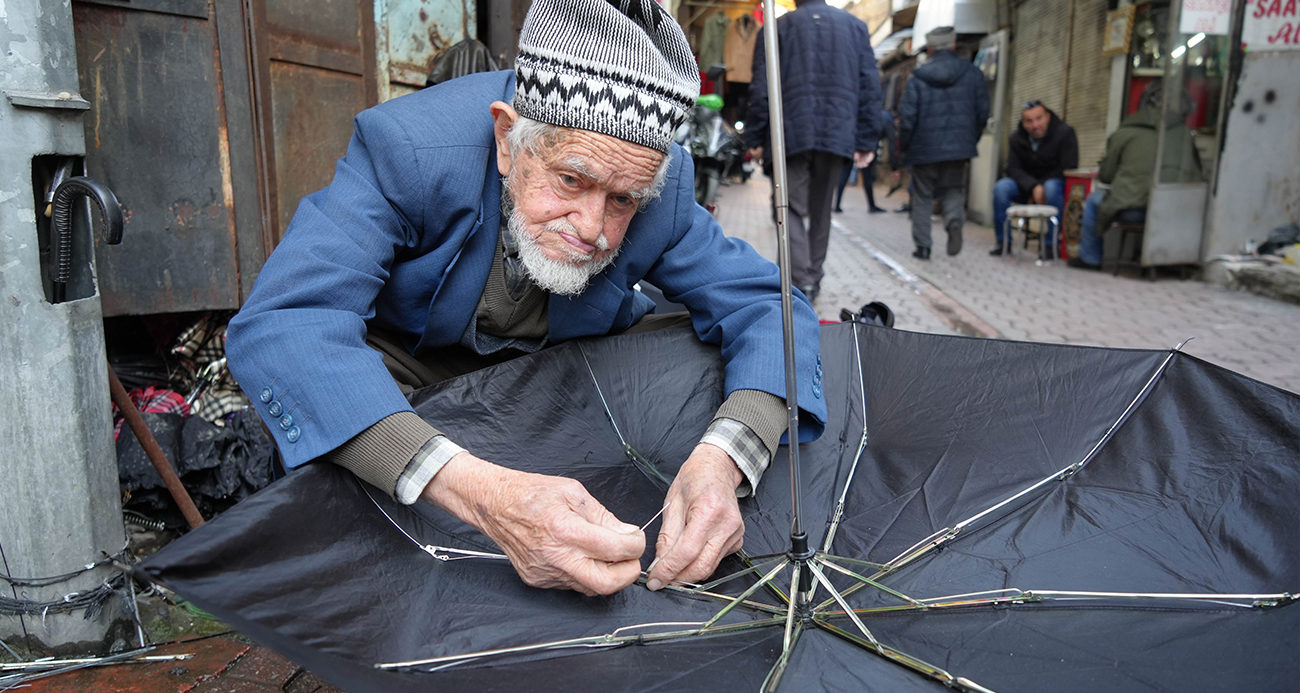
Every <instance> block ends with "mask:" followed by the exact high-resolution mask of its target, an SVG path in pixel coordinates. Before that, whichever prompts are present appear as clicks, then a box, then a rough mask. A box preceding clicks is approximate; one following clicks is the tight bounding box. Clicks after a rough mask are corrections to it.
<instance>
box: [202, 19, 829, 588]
mask: <svg viewBox="0 0 1300 693" xmlns="http://www.w3.org/2000/svg"><path fill="white" fill-rule="evenodd" d="M698 92H699V75H698V73H697V71H696V67H695V63H694V61H693V60H692V58H691V51H690V47H689V46H688V45H687V42H686V38H685V36H683V35H682V32H681V29H680V27H679V26H678V25H677V23H676V22H674V21H673V20H672V19H671V18H670V17H668V16H667V15H666V14H665V13H664V11H663V10H662V9H660V8H659V6H658V5H657V4H656V3H655V2H654V0H623V1H622V2H620V3H610V2H607V1H606V0H536V1H535V2H534V3H533V5H532V7H531V8H530V10H529V12H528V15H527V17H526V18H525V21H524V25H523V29H522V31H521V33H520V38H519V52H518V58H517V60H516V62H515V69H514V71H502V72H492V73H480V74H475V75H469V76H466V77H462V78H460V79H455V80H451V81H448V82H445V83H442V84H439V85H437V86H434V87H430V88H428V89H426V90H424V91H421V92H418V93H416V94H412V95H409V96H405V97H402V98H399V99H394V100H392V101H389V102H387V103H384V104H382V105H380V106H377V107H375V108H372V109H370V110H367V111H365V112H362V113H361V114H360V115H358V116H357V118H356V130H355V134H354V135H353V138H352V141H351V143H350V144H349V146H348V151H347V155H346V156H345V157H344V158H343V159H341V160H340V161H339V163H338V166H337V169H336V172H335V176H334V181H333V182H332V183H331V184H330V186H329V187H327V188H326V189H324V190H322V191H320V192H318V193H315V194H312V195H309V196H307V197H306V198H304V199H303V201H302V203H301V204H300V206H299V208H298V211H297V214H296V215H295V216H294V219H293V222H292V223H291V224H290V225H289V228H288V231H287V233H286V234H285V237H284V240H283V241H282V242H281V243H280V245H279V247H277V248H276V250H275V252H274V253H273V254H272V255H271V257H270V258H269V259H268V260H267V263H266V265H265V267H263V269H262V271H261V273H260V275H259V276H258V279H257V283H256V286H255V287H254V289H253V292H252V295H251V296H250V297H249V299H248V302H247V303H246V304H245V305H244V307H243V309H242V310H241V311H240V313H239V314H238V315H237V316H236V317H235V318H234V319H233V320H232V321H231V323H230V329H229V336H228V341H227V352H228V354H229V360H230V366H231V370H232V372H233V373H234V375H235V376H236V377H237V378H238V380H239V382H240V383H241V384H242V386H243V387H244V388H245V390H246V391H247V392H248V393H249V395H250V396H251V398H252V400H253V403H254V406H255V407H256V408H257V409H258V411H259V413H260V414H261V415H262V417H263V419H264V420H265V421H266V423H267V424H268V426H269V428H270V430H271V432H272V434H273V435H274V437H275V442H276V444H277V446H278V448H279V450H280V452H281V454H282V456H283V458H284V460H285V463H286V465H287V466H288V467H290V468H293V467H298V466H301V465H303V464H305V463H307V462H310V461H313V460H317V459H324V460H328V461H331V462H333V463H336V464H339V465H342V466H343V467H346V468H347V469H350V470H352V471H353V472H354V473H356V474H357V475H358V476H360V477H361V478H362V479H365V480H366V481H369V482H370V483H372V484H374V485H376V486H378V487H379V488H381V489H383V490H384V491H386V492H388V493H390V494H392V495H394V496H395V497H396V498H397V499H398V500H399V501H400V502H402V503H407V504H410V503H414V502H416V501H417V500H420V499H423V500H425V501H427V502H431V503H434V504H437V505H439V506H441V507H442V508H444V509H446V510H448V511H449V512H451V513H453V514H454V515H456V516H457V517H459V518H461V519H463V520H464V521H466V522H467V523H469V524H470V525H473V526H474V527H476V528H478V529H479V530H480V531H482V532H483V533H484V534H486V535H487V536H489V537H490V538H492V539H493V540H494V541H495V542H496V543H497V544H498V545H499V546H500V547H501V549H502V550H503V551H504V552H505V553H506V554H507V555H508V556H509V558H510V560H511V563H512V564H513V565H514V567H515V569H516V570H517V571H518V572H519V574H520V576H521V578H522V579H523V580H524V581H525V582H527V583H528V584H530V585H534V586H539V587H558V588H568V589H574V590H578V591H581V592H584V593H587V594H598V593H599V594H609V593H612V592H615V591H617V590H620V589H622V588H624V587H627V586H628V585H630V584H632V583H633V582H634V581H635V580H636V579H637V577H638V576H639V574H640V565H639V561H638V559H639V557H640V555H641V554H642V553H643V552H644V551H645V536H644V535H643V534H642V533H641V532H640V531H639V530H638V529H637V528H636V527H635V526H633V525H628V524H624V523H622V522H620V521H618V520H617V519H616V518H615V516H614V514H613V513H611V512H610V511H609V510H607V509H605V508H604V507H602V506H601V505H600V503H598V502H597V501H596V500H595V499H594V498H592V497H591V496H590V495H588V493H587V491H586V490H585V489H584V488H583V487H582V486H581V485H580V484H578V483H577V482H575V481H572V480H569V479H560V478H556V477H549V476H542V475H537V474H526V473H523V472H518V471H515V470H511V469H509V468H507V467H503V466H498V465H496V464H493V463H492V462H489V461H487V460H483V459H480V458H478V457H475V456H474V455H473V454H471V452H468V451H465V450H462V449H461V448H460V447H458V446H457V445H456V444H455V443H454V442H452V441H451V440H449V439H448V437H447V436H446V435H443V434H442V433H441V432H440V431H439V430H437V429H436V428H434V427H433V426H431V425H430V424H428V423H426V422H425V421H424V420H423V419H421V418H420V417H418V416H417V415H416V414H415V413H414V411H413V410H412V408H411V406H410V405H409V403H408V402H407V399H406V397H405V396H404V395H403V388H405V389H406V390H407V391H409V390H410V389H411V388H414V387H421V386H424V385H427V384H430V383H432V382H437V381H438V380H440V379H445V378H448V377H452V376H454V375H457V374H460V373H464V372H468V371H470V370H475V369H478V368H482V367H484V366H486V365H490V364H492V363H496V362H500V361H502V360H505V359H508V358H512V357H515V356H519V355H522V354H527V353H531V352H535V351H537V350H539V349H542V348H544V347H547V346H550V345H554V344H557V343H560V342H563V341H566V340H570V339H575V338H580V337H588V336H595V335H607V334H615V333H620V332H626V331H629V330H637V329H649V328H650V327H651V326H649V325H647V322H649V321H647V320H643V318H647V317H649V316H647V313H649V312H650V311H651V309H652V307H653V303H652V301H651V300H650V299H649V298H646V297H645V296H643V295H642V294H641V293H640V292H638V291H636V290H635V289H634V287H635V285H636V284H637V282H639V281H640V280H642V279H646V280H649V281H650V282H652V283H653V284H654V285H656V286H658V287H659V288H661V289H663V291H664V293H665V295H666V296H667V297H668V298H669V299H670V300H673V301H676V302H679V303H681V304H684V305H686V306H687V307H688V308H689V309H690V322H691V324H692V325H693V326H694V328H695V331H696V332H697V334H698V335H699V336H700V338H701V339H703V340H705V341H707V342H710V343H713V344H718V345H720V346H721V349H722V358H723V361H724V364H725V368H726V381H725V382H726V385H725V387H726V392H725V395H726V399H725V401H724V403H723V405H722V407H721V408H720V409H719V410H718V413H717V416H716V418H715V419H714V420H713V421H712V422H711V423H710V424H709V426H708V428H707V430H705V432H704V434H703V438H702V439H701V441H700V443H699V445H698V446H696V447H695V449H694V451H693V452H692V454H691V455H690V457H689V458H688V459H687V460H685V462H684V463H683V464H682V467H681V469H680V471H679V473H678V474H677V476H676V480H675V482H674V483H673V485H672V487H671V488H670V489H669V491H668V497H667V499H666V501H668V507H667V509H666V511H665V512H664V516H663V529H662V531H661V533H660V535H659V539H658V542H657V544H656V558H655V563H654V564H653V565H652V566H651V570H650V573H649V576H648V585H649V587H650V588H651V589H659V588H661V587H662V586H663V585H665V584H667V583H668V582H669V581H672V580H682V581H696V580H700V579H702V578H704V577H705V576H707V575H709V574H710V573H711V572H712V571H713V570H714V569H715V568H716V566H717V564H718V562H719V561H720V560H721V559H722V557H723V556H724V555H726V554H727V553H730V552H733V551H735V550H737V549H738V548H740V545H741V542H742V540H743V534H744V525H743V524H742V523H741V519H740V513H739V506H738V505H737V497H738V496H741V495H744V494H747V493H749V492H751V490H752V489H753V487H754V486H755V485H756V484H758V483H759V479H760V478H761V476H762V474H763V471H764V470H765V469H766V468H767V466H768V464H769V463H770V461H771V458H772V455H773V453H774V452H775V450H776V447H777V444H778V442H779V440H780V438H781V435H782V434H783V433H784V432H785V429H786V421H787V414H786V410H785V405H784V403H783V401H782V399H780V398H782V397H784V396H785V388H784V382H785V381H784V368H783V356H782V353H783V352H782V322H781V310H780V289H779V287H780V282H779V274H778V271H777V268H776V266H775V265H773V264H772V263H770V262H768V261H766V260H764V259H762V258H761V257H760V256H759V255H758V254H757V253H755V252H754V250H753V249H752V248H751V247H749V246H748V245H746V244H745V243H743V242H739V241H735V240H732V239H730V238H727V237H726V236H724V235H723V233H722V231H721V229H720V228H719V227H718V225H717V223H716V222H714V220H713V218H712V217H711V216H710V215H709V213H708V212H706V211H705V210H704V209H702V208H701V207H699V206H698V205H696V204H695V200H694V195H695V193H694V176H693V173H692V170H691V159H690V156H689V155H687V154H686V153H685V152H684V151H683V150H682V149H681V148H680V147H677V146H674V145H673V144H672V136H673V132H674V130H675V129H676V128H677V126H678V125H679V124H680V123H681V122H682V121H683V120H684V119H685V118H686V116H687V114H688V113H689V111H690V108H691V105H692V104H693V103H694V101H695V98H696V96H697V94H698ZM661 191H662V194H661ZM795 305H796V307H795V312H796V323H797V327H796V342H797V343H798V349H797V352H798V369H799V378H800V392H799V401H800V403H801V404H802V405H803V407H804V411H803V412H802V413H803V414H804V420H805V421H806V422H807V425H805V426H801V430H800V431H799V433H800V434H802V438H803V439H804V440H810V439H812V438H814V437H816V435H818V434H820V431H821V427H822V425H823V424H824V421H825V418H826V405H825V402H824V401H823V400H822V399H821V389H820V387H818V385H819V378H820V361H819V358H818V355H817V352H818V341H817V340H818V334H817V318H816V316H815V315H814V313H813V311H812V308H811V306H810V305H809V304H808V303H807V302H806V301H805V300H803V299H801V298H800V299H797V300H796V304H795ZM395 379H396V380H395ZM399 381H400V383H401V386H399ZM482 425H483V426H493V427H500V428H508V427H509V426H510V422H509V421H498V420H490V419H488V420H484V421H482ZM614 510H617V509H614Z"/></svg>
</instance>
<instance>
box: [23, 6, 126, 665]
mask: <svg viewBox="0 0 1300 693" xmlns="http://www.w3.org/2000/svg"><path fill="white" fill-rule="evenodd" d="M78 92H79V89H78V85H77V66H76V50H75V47H74V44H73V30H72V10H71V6H70V3H69V1H68V0H20V1H18V2H14V1H13V0H0V411H3V412H4V415H3V416H0V479H3V480H4V481H3V483H0V570H3V571H4V572H5V573H6V574H8V575H11V576H17V577H44V576H52V575H60V574H63V573H68V572H72V571H75V570H78V569H79V568H81V567H82V566H85V565H86V564H88V563H91V562H93V561H95V560H96V559H98V558H100V557H101V556H102V553H101V552H107V553H109V554H115V553H117V552H118V551H119V550H121V548H122V546H123V542H124V532H123V527H122V515H121V506H120V501H119V492H118V484H117V467H116V462H115V454H114V445H113V436H112V424H111V415H110V411H111V409H110V407H109V395H108V381H107V375H106V371H105V367H106V366H105V363H106V361H105V353H104V334H103V324H102V322H101V310H100V301H99V296H98V295H97V294H98V292H97V290H96V288H95V282H94V277H93V262H94V256H93V252H91V251H92V243H91V238H90V230H89V229H88V228H87V227H86V225H85V223H84V220H83V223H82V224H81V227H80V228H79V229H78V231H77V235H78V238H77V239H76V247H77V248H79V250H78V252H77V253H76V254H75V255H74V263H75V267H76V268H75V269H74V271H73V278H72V280H71V281H70V282H69V286H68V300H67V301H66V302H64V303H61V304H58V305H51V304H50V303H49V301H48V300H47V293H46V288H45V275H46V273H45V271H44V270H43V267H42V260H41V257H40V241H39V239H38V225H37V214H38V213H43V212H44V209H43V208H44V203H43V202H42V201H39V200H38V197H39V196H41V193H42V192H43V191H39V190H36V189H35V188H37V187H39V186H40V185H41V184H40V183H37V182H35V181H37V180H39V179H41V178H43V177H45V176H48V175H49V174H50V173H51V172H52V170H53V168H54V167H55V166H57V162H59V161H61V160H63V159H65V158H66V157H74V158H75V160H76V161H77V162H80V160H81V158H82V157H83V156H84V154H85V141H84V139H83V130H82V117H83V114H85V113H86V110H85V109H86V108H88V105H87V104H86V102H85V101H83V100H82V99H81V98H80V96H79V95H78ZM78 165H79V163H78ZM82 216H84V215H82ZM113 574H114V571H112V570H111V569H109V568H103V567H101V568H98V569H96V570H93V571H90V572H87V573H83V574H81V575H79V576H77V577H76V578H74V579H72V580H70V581H68V582H65V583H60V584H57V585H52V586H49V587H40V588H37V587H24V588H21V589H14V588H12V587H11V586H10V585H8V584H6V583H3V582H0V589H3V590H4V591H5V592H6V595H5V596H11V597H18V598H23V599H30V600H51V599H57V598H61V597H62V596H63V595H65V594H68V593H70V592H73V591H78V590H88V589H93V588H95V587H96V586H98V585H99V584H101V583H102V582H104V581H105V580H106V579H108V578H109V577H111V576H112V575H113ZM119 606H120V603H118V602H117V601H116V600H113V601H110V602H109V603H108V604H107V608H106V609H105V611H104V612H103V613H102V614H101V615H100V616H99V617H98V618H96V619H92V620H85V619H83V616H84V613H82V612H76V613H72V614H58V613H54V612H50V613H49V614H47V615H45V616H40V615H37V616H26V617H16V616H0V638H3V639H4V640H6V641H7V642H10V643H16V642H18V641H20V640H21V639H23V638H26V639H27V642H26V645H27V646H28V647H30V648H32V649H34V650H40V649H44V648H48V649H50V650H51V651H70V650H78V649H81V650H88V649H99V648H100V647H101V645H100V643H101V641H103V640H104V639H105V637H106V635H108V634H109V633H110V629H112V628H113V626H114V624H115V623H116V624H118V625H119V626H120V624H121V620H122V616H121V612H120V610H119Z"/></svg>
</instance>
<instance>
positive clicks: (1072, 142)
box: [989, 101, 1079, 255]
mask: <svg viewBox="0 0 1300 693" xmlns="http://www.w3.org/2000/svg"><path fill="white" fill-rule="evenodd" d="M1078 166H1079V138H1078V137H1077V136H1076V135H1075V134H1074V128H1072V127H1070V126H1069V125H1066V124H1065V121H1063V120H1061V119H1060V118H1059V117H1057V115H1056V114H1055V113H1053V112H1052V111H1051V109H1049V108H1048V107H1047V106H1044V105H1043V102H1042V101H1030V102H1028V103H1026V104H1025V105H1024V106H1022V107H1021V115H1020V127H1018V128H1016V131H1015V132H1013V133H1011V147H1010V151H1008V153H1007V177H1006V178H1002V179H1000V180H998V182H997V184H996V185H994V186H993V230H994V231H995V232H996V233H997V236H998V244H997V246H995V247H994V248H993V250H991V251H989V254H990V255H1001V254H1002V232H1003V226H1004V224H1005V222H1006V219H1007V207H1009V206H1011V205H1012V204H1014V203H1024V204H1035V205H1052V206H1053V207H1055V208H1057V209H1058V210H1063V209H1064V206H1063V205H1064V204H1065V172H1066V171H1067V170H1069V169H1072V168H1077V167H1078Z"/></svg>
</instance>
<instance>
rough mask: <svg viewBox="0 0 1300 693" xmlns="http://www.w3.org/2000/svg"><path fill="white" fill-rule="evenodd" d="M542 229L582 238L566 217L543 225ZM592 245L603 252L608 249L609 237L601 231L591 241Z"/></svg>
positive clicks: (547, 231)
mask: <svg viewBox="0 0 1300 693" xmlns="http://www.w3.org/2000/svg"><path fill="white" fill-rule="evenodd" d="M542 231H543V232H546V233H565V234H568V235H570V236H573V237H574V238H582V235H581V234H579V233H578V227H576V226H574V225H573V222H571V221H569V220H568V219H556V220H555V221H553V222H551V223H549V224H547V225H546V226H543V227H542ZM592 245H594V246H596V250H599V251H601V252H605V251H606V250H609V239H608V238H606V237H605V234H604V233H602V234H600V235H599V236H597V237H596V242H595V243H592Z"/></svg>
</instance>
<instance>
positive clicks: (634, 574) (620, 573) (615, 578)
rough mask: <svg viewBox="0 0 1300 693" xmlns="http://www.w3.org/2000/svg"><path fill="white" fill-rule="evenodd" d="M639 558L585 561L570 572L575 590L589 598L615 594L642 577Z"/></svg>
mask: <svg viewBox="0 0 1300 693" xmlns="http://www.w3.org/2000/svg"><path fill="white" fill-rule="evenodd" d="M639 558H640V556H639V555H638V556H637V558H634V559H630V560H626V561H617V562H615V563H606V562H605V561H600V560H591V559H584V560H582V562H581V563H579V564H578V565H576V566H574V567H573V569H572V570H571V571H570V575H571V577H572V579H573V583H572V584H571V585H569V586H570V587H572V588H573V589H575V590H577V591H579V592H582V593H583V594H586V595H588V596H595V595H598V594H613V593H615V592H617V591H619V590H621V589H623V588H625V587H627V586H629V585H631V584H632V583H634V582H636V579H637V578H639V577H641V562H640V561H639V560H637V559H639Z"/></svg>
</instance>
